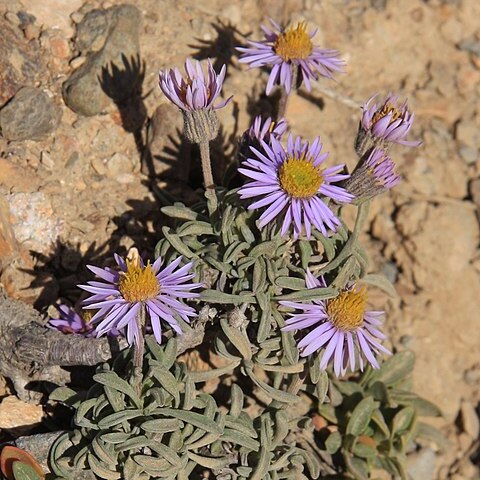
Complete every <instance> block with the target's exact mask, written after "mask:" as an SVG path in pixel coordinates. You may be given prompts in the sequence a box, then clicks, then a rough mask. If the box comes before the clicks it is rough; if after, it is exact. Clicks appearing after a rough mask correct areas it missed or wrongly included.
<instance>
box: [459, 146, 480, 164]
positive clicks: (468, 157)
mask: <svg viewBox="0 0 480 480" xmlns="http://www.w3.org/2000/svg"><path fill="white" fill-rule="evenodd" d="M458 153H460V156H461V157H462V159H463V161H464V162H465V163H466V164H467V165H473V164H474V163H475V162H476V161H477V159H478V149H477V148H474V147H460V149H459V151H458Z"/></svg>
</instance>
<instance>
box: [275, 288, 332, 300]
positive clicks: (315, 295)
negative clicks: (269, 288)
mask: <svg viewBox="0 0 480 480" xmlns="http://www.w3.org/2000/svg"><path fill="white" fill-rule="evenodd" d="M337 294H338V291H337V290H336V289H335V288H330V287H327V288H307V289H304V290H299V291H298V292H292V293H287V294H285V295H278V296H276V297H273V300H276V301H281V300H283V301H285V300H289V301H296V302H307V301H311V300H324V299H327V298H333V297H335V296H336V295H337Z"/></svg>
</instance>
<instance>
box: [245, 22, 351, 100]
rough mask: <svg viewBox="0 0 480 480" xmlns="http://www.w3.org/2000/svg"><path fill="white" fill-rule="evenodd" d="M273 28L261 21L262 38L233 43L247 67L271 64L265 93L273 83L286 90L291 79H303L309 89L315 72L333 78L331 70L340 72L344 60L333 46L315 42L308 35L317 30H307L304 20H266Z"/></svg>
mask: <svg viewBox="0 0 480 480" xmlns="http://www.w3.org/2000/svg"><path fill="white" fill-rule="evenodd" d="M270 22H271V23H272V25H273V27H274V30H271V29H270V28H268V27H265V26H264V25H262V30H263V32H264V35H265V40H263V41H261V42H248V44H249V45H250V47H248V48H245V47H237V50H238V51H240V52H242V55H241V56H240V60H239V61H240V62H241V63H247V64H249V66H250V68H253V67H264V66H266V65H272V71H271V72H270V76H269V79H268V83H267V89H266V92H267V95H269V94H270V92H271V91H272V89H273V86H274V85H275V84H279V85H283V86H284V88H285V90H286V92H287V93H290V91H291V89H292V87H293V88H295V87H296V85H293V83H294V81H295V75H296V74H295V73H294V70H295V69H296V70H297V72H298V77H297V82H298V85H300V84H301V82H302V81H303V82H305V87H306V88H307V90H308V91H310V90H311V83H310V82H311V80H312V79H313V80H318V78H319V75H321V76H323V77H327V78H333V73H334V72H343V68H344V67H345V65H346V62H345V61H344V60H342V59H341V58H340V57H339V55H340V54H339V52H338V51H337V50H325V49H322V48H319V47H317V46H315V45H314V44H313V42H312V38H313V37H314V36H315V34H316V33H317V29H315V30H314V31H313V32H312V33H310V34H309V33H308V32H307V24H306V23H305V22H301V23H299V24H298V25H297V26H296V27H293V26H292V27H289V28H282V27H281V26H280V25H279V24H278V23H276V22H274V21H273V20H270Z"/></svg>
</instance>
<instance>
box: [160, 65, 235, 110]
mask: <svg viewBox="0 0 480 480" xmlns="http://www.w3.org/2000/svg"><path fill="white" fill-rule="evenodd" d="M185 71H186V73H187V75H186V77H185V78H183V77H182V75H181V73H180V71H179V70H178V68H174V69H170V70H168V69H167V70H165V71H163V72H160V74H159V77H160V88H161V90H162V92H163V93H164V94H165V96H166V97H167V98H168V99H169V100H170V101H171V102H173V103H174V104H175V105H176V106H177V107H178V108H180V109H181V110H184V111H191V110H203V109H213V110H218V109H219V108H222V107H224V106H225V105H226V104H227V103H228V102H229V101H230V100H231V99H232V97H229V98H227V99H226V100H224V101H222V102H220V103H218V104H217V105H214V102H215V100H216V99H217V97H218V95H219V94H220V91H221V90H222V86H223V81H224V79H225V73H226V67H225V65H224V66H223V67H222V69H221V70H220V73H218V74H217V73H216V72H215V70H214V69H213V66H212V62H211V61H210V59H208V66H207V75H205V74H204V73H203V70H202V66H201V64H200V62H199V61H198V60H190V59H189V58H187V60H186V61H185Z"/></svg>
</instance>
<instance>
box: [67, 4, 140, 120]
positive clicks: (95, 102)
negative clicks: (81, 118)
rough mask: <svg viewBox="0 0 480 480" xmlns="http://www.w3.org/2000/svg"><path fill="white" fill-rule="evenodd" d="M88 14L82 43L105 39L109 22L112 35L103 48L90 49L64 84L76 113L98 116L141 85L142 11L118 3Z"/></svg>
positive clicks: (68, 99)
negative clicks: (105, 24) (140, 43)
mask: <svg viewBox="0 0 480 480" xmlns="http://www.w3.org/2000/svg"><path fill="white" fill-rule="evenodd" d="M95 12H98V10H93V11H92V12H90V13H89V14H88V15H86V16H85V22H86V23H83V21H82V22H81V23H80V24H79V25H82V27H81V28H80V30H79V32H77V35H80V38H79V40H80V46H82V45H83V46H87V45H90V48H91V47H92V46H94V44H95V43H96V42H97V40H98V39H99V38H100V39H102V38H103V37H102V35H103V33H102V32H103V29H104V25H103V22H104V21H106V22H107V30H108V34H107V36H106V39H105V43H104V45H103V47H102V48H101V49H100V50H99V51H97V52H90V53H88V55H87V59H86V61H85V63H84V64H83V65H81V66H80V67H79V68H78V69H77V70H75V71H74V72H73V74H72V75H71V77H70V78H69V79H68V80H67V81H66V82H65V83H64V84H63V97H64V99H65V103H66V104H67V105H68V106H69V107H70V108H71V109H72V110H73V111H74V112H76V113H78V114H80V115H85V116H91V115H97V114H98V113H100V112H102V111H103V110H105V109H106V108H107V107H108V105H109V104H110V103H111V101H112V100H114V101H116V102H121V101H123V100H125V99H127V98H128V97H130V96H131V94H132V92H134V91H135V89H137V88H138V79H139V77H140V75H141V72H140V70H141V69H140V62H139V52H140V45H139V30H140V24H141V13H140V11H139V10H138V9H137V8H136V7H134V6H133V5H117V6H114V7H111V8H109V9H107V10H104V11H103V13H95Z"/></svg>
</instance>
